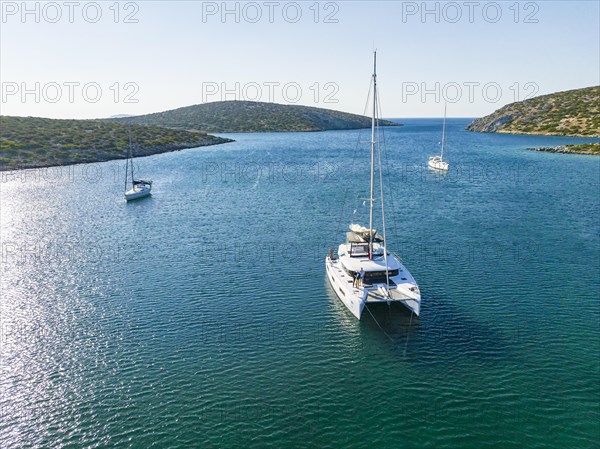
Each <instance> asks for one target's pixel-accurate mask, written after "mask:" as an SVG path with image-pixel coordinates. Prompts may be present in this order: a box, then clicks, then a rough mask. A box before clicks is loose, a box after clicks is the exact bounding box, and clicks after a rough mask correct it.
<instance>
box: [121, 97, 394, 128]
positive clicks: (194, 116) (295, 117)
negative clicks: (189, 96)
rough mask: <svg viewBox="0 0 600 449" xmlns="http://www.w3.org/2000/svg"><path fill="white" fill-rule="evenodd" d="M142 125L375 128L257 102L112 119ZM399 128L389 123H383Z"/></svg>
mask: <svg viewBox="0 0 600 449" xmlns="http://www.w3.org/2000/svg"><path fill="white" fill-rule="evenodd" d="M109 120H111V121H117V122H122V121H127V120H131V121H132V123H137V124H140V125H156V126H165V127H169V128H180V129H187V130H198V131H204V132H211V133H232V132H283V131H326V130H334V129H358V128H368V127H370V126H371V119H370V118H369V117H365V116H362V115H355V114H349V113H346V112H340V111H334V110H331V109H321V108H314V107H309V106H299V105H283V104H277V103H263V102H254V101H218V102H214V103H205V104H197V105H193V106H186V107H183V108H178V109H173V110H170V111H165V112H158V113H155V114H148V115H140V116H136V117H131V118H125V119H123V118H116V119H109ZM380 123H381V124H383V125H386V126H395V125H397V123H392V122H389V121H387V120H383V121H381V122H380Z"/></svg>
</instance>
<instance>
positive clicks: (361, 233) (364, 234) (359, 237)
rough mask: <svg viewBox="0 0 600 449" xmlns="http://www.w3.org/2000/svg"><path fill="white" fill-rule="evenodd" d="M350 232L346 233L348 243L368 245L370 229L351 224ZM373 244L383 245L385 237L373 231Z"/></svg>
mask: <svg viewBox="0 0 600 449" xmlns="http://www.w3.org/2000/svg"><path fill="white" fill-rule="evenodd" d="M350 231H351V232H347V233H346V240H347V242H348V243H368V242H369V228H365V227H364V226H361V225H359V224H351V225H350ZM372 235H373V242H377V243H382V242H383V237H382V236H381V234H379V233H378V232H377V231H376V230H375V229H373V234H372Z"/></svg>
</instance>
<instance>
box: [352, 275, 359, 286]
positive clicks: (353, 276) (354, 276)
mask: <svg viewBox="0 0 600 449" xmlns="http://www.w3.org/2000/svg"><path fill="white" fill-rule="evenodd" d="M352 287H354V288H356V287H358V273H354V274H353V275H352Z"/></svg>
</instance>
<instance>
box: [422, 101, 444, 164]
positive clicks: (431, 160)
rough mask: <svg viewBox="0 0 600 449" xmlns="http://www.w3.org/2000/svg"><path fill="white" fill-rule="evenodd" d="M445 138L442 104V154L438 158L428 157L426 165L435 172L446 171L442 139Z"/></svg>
mask: <svg viewBox="0 0 600 449" xmlns="http://www.w3.org/2000/svg"><path fill="white" fill-rule="evenodd" d="M445 137H446V105H445V104H444V124H443V125H442V152H441V154H440V155H439V156H429V162H428V163H427V165H428V166H429V168H433V169H435V170H443V171H448V162H446V161H445V160H444V139H445Z"/></svg>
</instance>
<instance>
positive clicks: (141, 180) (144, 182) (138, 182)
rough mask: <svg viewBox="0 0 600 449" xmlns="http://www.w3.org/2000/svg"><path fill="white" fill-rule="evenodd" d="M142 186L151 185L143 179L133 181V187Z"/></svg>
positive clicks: (150, 182)
mask: <svg viewBox="0 0 600 449" xmlns="http://www.w3.org/2000/svg"><path fill="white" fill-rule="evenodd" d="M142 184H147V185H152V181H148V180H145V179H135V180H134V181H133V185H136V186H137V185H142Z"/></svg>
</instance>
